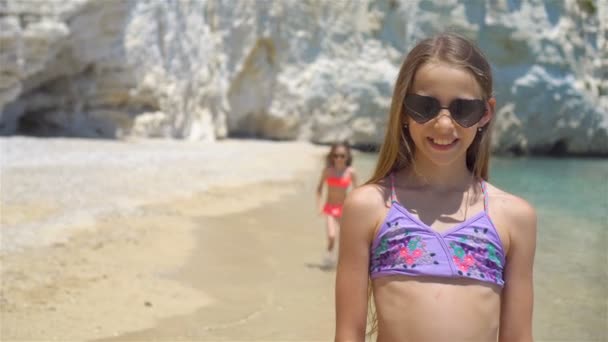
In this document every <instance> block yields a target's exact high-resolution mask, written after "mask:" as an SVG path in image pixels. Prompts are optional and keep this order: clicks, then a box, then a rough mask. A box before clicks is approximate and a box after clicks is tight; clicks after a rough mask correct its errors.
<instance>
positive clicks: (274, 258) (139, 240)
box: [0, 137, 333, 341]
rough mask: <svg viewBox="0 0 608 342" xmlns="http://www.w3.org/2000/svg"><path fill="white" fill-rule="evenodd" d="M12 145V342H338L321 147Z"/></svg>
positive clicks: (6, 200)
mask: <svg viewBox="0 0 608 342" xmlns="http://www.w3.org/2000/svg"><path fill="white" fill-rule="evenodd" d="M0 143H1V152H2V157H1V158H2V159H1V161H2V170H1V171H2V179H1V180H2V182H1V185H2V190H1V195H2V197H1V202H0V204H1V209H2V218H1V222H2V230H1V237H2V240H1V248H0V252H1V254H0V258H1V260H0V261H1V264H2V270H1V271H2V292H1V293H0V301H1V302H0V304H1V305H0V306H1V309H0V310H1V314H2V320H1V326H0V327H1V331H0V334H1V336H2V340H3V341H15V340H60V341H73V340H122V341H135V340H142V341H143V340H207V341H210V340H213V341H217V340H287V339H298V340H314V341H320V340H330V339H331V337H332V334H333V287H332V286H333V272H326V271H322V270H321V269H320V268H319V264H318V263H319V261H320V259H321V255H322V249H323V244H324V241H323V226H322V220H321V218H320V217H317V216H315V215H316V213H315V211H314V201H313V199H314V195H313V194H314V192H313V191H314V183H315V182H316V180H317V179H316V178H317V172H318V170H319V167H320V165H321V162H322V156H323V153H325V151H326V149H325V148H324V147H318V146H313V145H310V144H308V143H297V142H296V143H294V142H290V143H281V142H260V141H244V140H243V141H235V140H231V141H223V142H219V143H195V142H174V141H162V140H157V141H155V140H140V141H124V142H118V141H93V140H78V139H34V138H20V137H15V138H3V139H2V140H0ZM302 197H306V198H307V199H310V201H302ZM293 203H309V204H308V205H306V206H305V207H302V205H299V206H296V207H294V205H293ZM315 220H316V221H315ZM310 222H318V224H317V225H316V226H314V227H310Z"/></svg>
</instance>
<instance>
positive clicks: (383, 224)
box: [336, 34, 536, 341]
mask: <svg viewBox="0 0 608 342" xmlns="http://www.w3.org/2000/svg"><path fill="white" fill-rule="evenodd" d="M495 104H496V100H495V99H494V97H493V89H492V74H491V70H490V65H489V63H488V62H487V60H486V58H485V57H484V56H483V54H482V53H481V51H480V50H479V49H478V48H477V47H476V46H475V45H474V44H473V43H471V42H470V41H468V40H467V39H465V38H462V37H460V36H458V35H454V34H442V35H438V36H436V37H433V38H429V39H426V40H423V41H422V42H420V43H419V44H417V45H416V46H415V47H414V48H413V49H412V50H411V51H410V53H409V54H408V55H407V57H406V59H405V61H404V62H403V65H402V66H401V70H400V72H399V76H398V79H397V82H396V85H395V89H394V93H393V100H392V104H391V109H390V118H389V121H388V128H387V132H386V136H385V140H384V143H383V145H382V147H381V150H380V154H379V157H378V163H377V165H376V169H375V172H374V174H373V176H372V178H371V179H370V180H369V181H368V182H367V183H366V184H365V185H363V186H361V187H359V188H357V189H355V190H354V191H352V192H351V193H350V194H349V195H348V196H347V198H346V201H345V204H344V208H343V216H342V234H341V241H340V245H341V248H340V253H339V260H338V269H337V278H336V341H363V340H364V339H365V335H366V328H367V327H368V324H370V325H371V326H370V329H369V330H367V331H368V333H372V332H373V333H375V334H377V340H378V341H496V340H500V341H532V303H533V283H532V270H533V263H534V253H535V248H536V214H535V211H534V209H533V208H532V207H531V206H530V204H528V203H527V202H526V201H524V200H523V199H521V198H518V197H516V196H514V195H511V194H509V193H507V192H505V191H502V190H500V189H498V188H496V187H495V186H493V185H491V184H489V183H488V182H487V180H488V162H489V157H490V141H491V126H492V122H493V121H494V113H495ZM368 306H369V307H368ZM368 309H369V312H370V315H369V316H368Z"/></svg>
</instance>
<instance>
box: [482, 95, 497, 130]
mask: <svg viewBox="0 0 608 342" xmlns="http://www.w3.org/2000/svg"><path fill="white" fill-rule="evenodd" d="M487 105H488V110H487V111H486V114H485V115H484V116H483V117H482V118H481V120H480V121H479V127H485V125H487V124H488V122H490V120H492V118H493V117H494V113H495V110H496V98H494V97H490V98H489V99H488V102H487Z"/></svg>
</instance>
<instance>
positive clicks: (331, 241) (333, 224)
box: [327, 215, 338, 253]
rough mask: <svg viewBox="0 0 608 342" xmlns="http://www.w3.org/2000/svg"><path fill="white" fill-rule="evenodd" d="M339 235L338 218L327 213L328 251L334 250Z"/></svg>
mask: <svg viewBox="0 0 608 342" xmlns="http://www.w3.org/2000/svg"><path fill="white" fill-rule="evenodd" d="M337 235H338V220H337V219H336V218H335V217H333V216H331V215H327V252H328V253H331V252H332V251H333V250H334V246H335V244H336V237H337Z"/></svg>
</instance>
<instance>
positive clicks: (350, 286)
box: [335, 185, 383, 341]
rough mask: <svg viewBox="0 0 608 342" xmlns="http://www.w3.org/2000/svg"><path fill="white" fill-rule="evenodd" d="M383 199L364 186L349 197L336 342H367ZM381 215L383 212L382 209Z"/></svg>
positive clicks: (339, 278) (343, 229)
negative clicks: (373, 253) (374, 241)
mask: <svg viewBox="0 0 608 342" xmlns="http://www.w3.org/2000/svg"><path fill="white" fill-rule="evenodd" d="M378 203H380V206H381V205H382V204H383V202H382V196H381V194H379V191H378V190H376V189H375V187H374V186H371V185H365V186H362V187H360V188H357V189H355V190H353V191H352V192H351V193H349V195H348V196H347V197H346V201H345V203H344V210H343V214H342V222H341V233H340V254H339V258H338V268H337V271H336V336H335V340H336V341H364V340H365V329H366V324H367V306H368V298H367V295H368V293H367V290H368V268H369V255H370V250H369V249H370V245H371V237H372V235H373V232H374V230H375V228H376V226H377V224H378V220H377V217H379V206H378ZM380 211H381V209H380Z"/></svg>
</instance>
